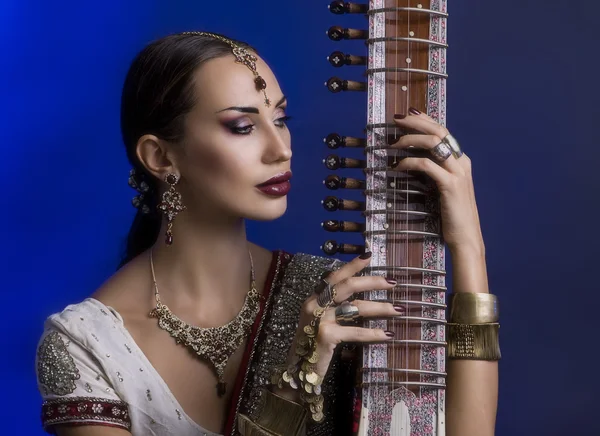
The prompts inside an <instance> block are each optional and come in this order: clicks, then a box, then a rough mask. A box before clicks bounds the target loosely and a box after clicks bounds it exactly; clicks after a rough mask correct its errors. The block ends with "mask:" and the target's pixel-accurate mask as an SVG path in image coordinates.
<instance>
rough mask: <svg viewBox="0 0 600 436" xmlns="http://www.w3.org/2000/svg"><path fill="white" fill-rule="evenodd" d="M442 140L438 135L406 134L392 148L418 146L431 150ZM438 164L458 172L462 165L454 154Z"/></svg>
mask: <svg viewBox="0 0 600 436" xmlns="http://www.w3.org/2000/svg"><path fill="white" fill-rule="evenodd" d="M441 142H442V139H441V138H440V137H439V136H437V135H404V136H402V137H401V138H400V139H398V141H396V142H395V143H394V144H392V145H391V148H399V149H407V148H409V147H417V148H421V149H424V150H429V151H430V150H432V149H433V148H435V147H436V146H437V145H439V144H440V143H441ZM438 165H440V166H441V167H443V168H446V169H447V170H448V171H450V172H457V171H459V170H460V169H461V165H460V164H459V163H458V160H457V159H456V158H455V157H454V155H452V156H450V157H449V158H448V159H446V160H445V161H444V162H440V163H438Z"/></svg>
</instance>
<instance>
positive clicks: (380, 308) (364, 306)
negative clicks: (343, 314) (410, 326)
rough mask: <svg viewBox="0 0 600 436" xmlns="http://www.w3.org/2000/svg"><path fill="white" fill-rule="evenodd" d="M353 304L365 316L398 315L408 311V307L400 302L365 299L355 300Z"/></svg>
mask: <svg viewBox="0 0 600 436" xmlns="http://www.w3.org/2000/svg"><path fill="white" fill-rule="evenodd" d="M352 304H353V305H354V306H356V307H357V308H358V314H359V315H360V316H362V317H363V318H378V317H389V316H398V315H404V314H405V313H406V308H405V307H404V306H402V305H400V304H392V303H381V302H378V301H365V300H354V301H353V302H352Z"/></svg>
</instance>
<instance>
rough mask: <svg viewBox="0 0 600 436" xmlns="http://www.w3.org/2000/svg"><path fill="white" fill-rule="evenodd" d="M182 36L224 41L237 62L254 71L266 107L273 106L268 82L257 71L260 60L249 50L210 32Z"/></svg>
mask: <svg viewBox="0 0 600 436" xmlns="http://www.w3.org/2000/svg"><path fill="white" fill-rule="evenodd" d="M181 34H182V35H196V36H208V37H211V38H214V39H218V40H219V41H222V42H224V43H225V44H227V45H229V46H230V47H231V49H232V51H233V55H234V56H235V61H236V62H237V63H239V64H244V65H246V66H247V67H248V68H249V69H250V71H252V74H254V84H255V85H256V90H257V91H262V93H263V95H264V96H265V106H267V107H270V106H271V100H269V97H267V91H266V89H267V82H265V79H263V78H262V77H261V75H260V74H258V71H257V70H256V61H257V60H258V58H257V57H256V56H254V55H253V54H252V53H250V51H249V50H248V49H246V48H244V47H242V46H240V45H238V44H236V43H235V42H233V41H232V40H230V39H228V38H225V37H223V36H220V35H216V34H214V33H210V32H182V33H181Z"/></svg>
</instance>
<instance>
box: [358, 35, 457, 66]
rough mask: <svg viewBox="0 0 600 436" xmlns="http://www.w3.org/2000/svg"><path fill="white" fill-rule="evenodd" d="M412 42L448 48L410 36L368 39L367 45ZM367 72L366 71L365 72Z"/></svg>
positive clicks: (435, 42) (428, 40)
mask: <svg viewBox="0 0 600 436" xmlns="http://www.w3.org/2000/svg"><path fill="white" fill-rule="evenodd" d="M387 41H391V42H414V43H416V44H426V45H430V46H432V47H436V48H448V44H444V43H442V42H438V41H433V40H431V39H423V38H411V37H410V36H385V37H381V38H368V39H367V40H366V42H367V44H373V43H374V42H387ZM367 71H368V70H367Z"/></svg>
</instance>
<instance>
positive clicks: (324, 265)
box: [36, 252, 352, 436]
mask: <svg viewBox="0 0 600 436" xmlns="http://www.w3.org/2000/svg"><path fill="white" fill-rule="evenodd" d="M336 263H339V262H338V261H336V260H332V259H325V258H320V257H315V256H310V255H304V254H298V255H295V256H291V255H289V254H288V253H285V252H275V253H274V256H273V262H272V265H271V268H270V272H269V275H268V278H267V282H266V284H265V292H264V294H263V295H265V297H266V298H265V299H263V301H262V302H261V308H260V312H259V314H258V316H257V318H256V320H255V323H254V325H253V328H252V332H251V334H250V337H249V340H248V345H247V347H246V349H245V352H244V357H243V360H242V364H241V368H240V371H239V373H238V378H237V380H236V383H235V386H234V391H233V398H232V402H231V409H230V411H229V414H228V421H227V425H226V427H225V434H226V435H232V436H239V432H238V430H237V428H236V427H237V416H238V415H239V414H240V413H243V414H245V415H247V416H250V417H252V416H253V415H254V414H255V413H256V407H257V404H258V403H259V399H260V396H261V392H262V388H264V387H265V386H267V385H269V383H270V372H271V371H272V368H273V367H274V366H275V365H281V364H283V363H285V360H286V357H287V352H288V350H289V347H290V346H291V344H292V340H293V336H294V333H295V331H296V328H297V320H298V316H299V310H300V308H301V306H302V303H303V302H304V300H305V299H306V297H307V296H308V295H309V294H310V293H311V292H312V291H313V290H314V287H315V285H316V283H317V281H318V280H319V278H320V275H321V273H322V272H323V271H324V270H329V269H333V268H334V267H337V266H338V265H337V264H336ZM36 360H37V361H36V371H37V378H38V388H39V391H40V393H41V394H42V398H43V400H44V401H43V404H42V425H43V427H44V429H45V430H46V431H47V432H48V433H51V434H54V432H55V431H54V429H55V427H56V426H57V425H105V426H112V427H119V428H123V429H126V430H128V431H130V432H131V433H132V435H133V436H150V435H153V436H167V435H178V436H179V435H180V436H219V435H218V434H217V433H213V432H210V431H208V430H206V429H204V428H202V427H201V426H200V425H198V424H197V423H195V422H194V421H193V420H192V419H191V418H190V417H189V416H188V415H187V414H186V413H185V411H184V410H183V409H182V407H181V405H180V404H179V403H178V402H177V399H176V398H175V397H174V395H173V394H172V392H171V391H170V390H169V388H168V386H167V384H166V383H165V382H164V380H163V379H162V378H161V377H160V375H159V374H158V372H157V371H156V370H155V369H154V367H153V366H152V365H151V363H150V362H149V360H148V359H147V358H146V356H145V355H144V353H143V352H142V350H141V349H140V348H139V347H138V346H137V345H136V343H135V341H134V340H133V338H132V337H131V335H130V334H129V332H128V331H127V329H126V328H125V326H124V323H123V318H122V317H121V315H120V314H119V313H118V312H116V311H115V310H114V309H112V308H111V307H108V306H105V305H104V304H103V303H101V302H100V301H98V300H96V299H93V298H88V299H86V300H84V301H82V302H80V303H78V304H72V305H69V306H67V307H66V308H65V309H64V310H63V311H62V312H60V313H56V314H53V315H51V316H50V317H49V318H48V319H47V320H46V322H45V325H44V333H43V334H42V337H41V339H40V342H39V345H38V350H37V359H36ZM333 366H334V367H333V368H332V370H330V372H329V374H328V377H327V378H326V380H325V383H324V394H325V395H328V394H327V393H328V390H329V395H328V396H326V398H327V399H328V402H329V403H330V405H331V406H332V407H330V410H329V412H327V411H326V419H325V420H324V422H323V423H322V424H319V425H315V426H313V427H312V428H310V429H309V431H308V434H309V435H312V436H317V435H331V434H333V433H332V432H333V421H334V420H335V419H334V416H335V413H337V412H336V410H339V404H340V401H339V400H338V401H336V400H335V398H334V397H337V396H338V395H334V391H336V393H339V394H343V395H341V397H343V396H344V395H346V396H347V398H352V395H351V394H352V393H351V392H340V386H341V385H340V384H339V383H338V384H337V387H335V383H334V382H333V380H334V379H335V377H336V376H337V375H336V374H338V373H339V370H338V368H337V364H334V365H333ZM338 381H339V380H338ZM334 388H335V389H334ZM336 403H337V405H336ZM351 408H352V405H351V404H349V405H347V407H345V408H344V409H345V410H346V412H348V413H350V414H351ZM348 425H350V422H348Z"/></svg>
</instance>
